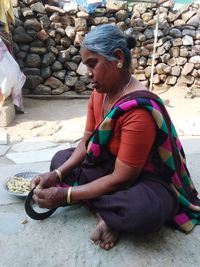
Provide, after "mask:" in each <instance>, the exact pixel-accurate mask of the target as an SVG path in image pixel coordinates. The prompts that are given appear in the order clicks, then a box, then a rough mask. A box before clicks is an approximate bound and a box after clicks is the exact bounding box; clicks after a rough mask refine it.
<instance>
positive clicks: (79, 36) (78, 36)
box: [74, 31, 84, 47]
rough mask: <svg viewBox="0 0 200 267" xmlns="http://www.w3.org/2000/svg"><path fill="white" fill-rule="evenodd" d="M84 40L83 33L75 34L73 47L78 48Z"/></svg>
mask: <svg viewBox="0 0 200 267" xmlns="http://www.w3.org/2000/svg"><path fill="white" fill-rule="evenodd" d="M83 38H84V32H82V31H81V32H77V33H76V36H75V40H74V46H75V47H80V46H81V43H82V41H83Z"/></svg>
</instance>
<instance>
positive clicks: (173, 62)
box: [167, 58, 176, 67]
mask: <svg viewBox="0 0 200 267" xmlns="http://www.w3.org/2000/svg"><path fill="white" fill-rule="evenodd" d="M167 64H168V65H169V66H171V67H173V66H175V65H176V59H175V58H170V59H169V60H167Z"/></svg>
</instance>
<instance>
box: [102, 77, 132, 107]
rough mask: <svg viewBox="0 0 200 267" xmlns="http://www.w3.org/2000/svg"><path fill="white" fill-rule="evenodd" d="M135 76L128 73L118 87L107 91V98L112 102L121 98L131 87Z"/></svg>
mask: <svg viewBox="0 0 200 267" xmlns="http://www.w3.org/2000/svg"><path fill="white" fill-rule="evenodd" d="M132 80H133V77H132V75H131V74H129V75H127V77H126V78H124V79H123V80H122V82H121V83H120V84H119V86H118V87H117V88H115V89H114V90H112V91H109V92H107V94H106V99H107V101H108V102H109V103H110V104H113V103H115V102H116V101H117V100H118V99H119V98H121V97H122V96H123V95H124V94H125V93H126V91H127V89H128V88H129V86H130V84H131V82H132Z"/></svg>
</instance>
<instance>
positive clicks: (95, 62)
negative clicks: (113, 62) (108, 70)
mask: <svg viewBox="0 0 200 267" xmlns="http://www.w3.org/2000/svg"><path fill="white" fill-rule="evenodd" d="M96 64H97V61H96V60H92V61H90V62H88V63H87V66H88V67H89V68H94V67H95V66H96Z"/></svg>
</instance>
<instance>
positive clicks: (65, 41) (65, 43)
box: [60, 36, 71, 49]
mask: <svg viewBox="0 0 200 267" xmlns="http://www.w3.org/2000/svg"><path fill="white" fill-rule="evenodd" d="M60 43H61V45H62V47H63V48H64V49H65V48H68V47H70V45H71V40H70V38H69V37H67V36H65V37H63V38H61V40H60Z"/></svg>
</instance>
